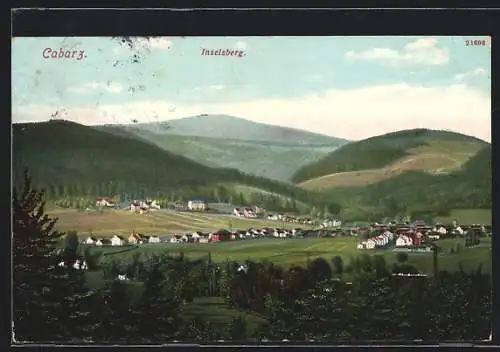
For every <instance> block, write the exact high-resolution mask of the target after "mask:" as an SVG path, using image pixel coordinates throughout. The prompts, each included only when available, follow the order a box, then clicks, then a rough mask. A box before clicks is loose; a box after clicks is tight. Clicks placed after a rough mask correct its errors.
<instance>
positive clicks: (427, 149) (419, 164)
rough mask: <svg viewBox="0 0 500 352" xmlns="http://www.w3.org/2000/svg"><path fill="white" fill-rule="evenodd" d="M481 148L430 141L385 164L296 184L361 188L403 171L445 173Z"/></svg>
mask: <svg viewBox="0 0 500 352" xmlns="http://www.w3.org/2000/svg"><path fill="white" fill-rule="evenodd" d="M481 147H482V145H481V144H478V143H475V142H469V143H467V142H463V141H433V142H429V143H428V144H427V145H425V146H419V147H417V148H413V149H410V150H408V152H409V153H410V154H409V155H406V156H404V157H402V158H400V159H398V160H396V161H394V162H393V163H391V164H389V165H387V166H385V167H382V168H378V169H369V170H359V171H348V172H339V173H333V174H329V175H323V176H320V177H317V178H313V179H310V180H307V181H304V182H302V183H300V184H299V186H300V187H302V188H304V189H306V190H315V191H317V190H323V189H331V188H338V187H363V186H366V185H369V184H372V183H375V182H379V181H382V180H386V179H389V178H392V177H395V176H398V175H400V174H401V173H403V172H405V171H423V172H427V173H431V174H440V173H448V172H452V171H456V170H458V169H460V167H461V166H462V165H463V163H465V162H466V161H467V160H469V158H471V157H472V156H473V155H475V154H476V153H477V152H478V151H479V150H480V149H481Z"/></svg>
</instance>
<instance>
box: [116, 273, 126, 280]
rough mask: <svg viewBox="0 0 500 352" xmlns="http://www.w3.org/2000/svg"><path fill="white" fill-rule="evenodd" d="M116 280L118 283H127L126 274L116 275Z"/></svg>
mask: <svg viewBox="0 0 500 352" xmlns="http://www.w3.org/2000/svg"><path fill="white" fill-rule="evenodd" d="M117 279H118V280H120V281H127V280H128V278H127V274H123V275H120V274H118V277H117Z"/></svg>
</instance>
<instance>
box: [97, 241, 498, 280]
mask: <svg viewBox="0 0 500 352" xmlns="http://www.w3.org/2000/svg"><path fill="white" fill-rule="evenodd" d="M357 242H358V239H357V238H353V237H338V238H309V239H285V240H280V239H258V240H245V241H231V242H221V243H211V244H145V245H141V246H137V247H131V248H130V249H129V250H124V248H120V249H118V248H102V249H99V250H100V251H101V250H102V251H103V252H104V253H105V258H106V259H107V260H110V259H124V260H126V259H128V258H131V256H132V255H134V253H138V252H139V253H142V254H154V253H156V254H159V253H165V252H170V253H180V252H183V253H184V255H185V256H186V257H187V258H192V259H197V258H202V257H206V256H208V253H209V252H210V253H211V257H212V260H213V261H215V262H220V263H223V262H225V261H236V262H243V261H245V260H252V261H263V260H269V261H272V262H274V263H275V264H277V265H280V266H283V267H290V266H292V265H300V266H302V265H305V264H306V263H307V260H308V258H309V260H312V259H314V258H318V257H322V258H325V259H327V260H328V261H330V260H331V259H332V258H333V257H334V256H336V255H339V256H341V257H342V258H343V260H344V262H345V263H347V262H349V260H350V259H351V258H354V257H356V256H359V255H361V254H364V253H367V254H370V255H375V254H378V255H383V256H384V257H385V259H386V261H387V262H388V263H389V264H392V263H394V262H395V260H396V254H395V253H394V252H393V251H392V250H373V251H369V250H358V249H357V248H356V244H357ZM437 244H438V245H439V246H440V247H442V249H443V253H441V254H440V255H439V267H440V268H441V269H446V270H456V269H457V268H458V263H459V262H461V263H462V264H463V266H464V268H466V269H468V270H469V269H471V270H472V269H475V268H477V266H478V265H479V264H482V265H483V269H484V270H485V271H488V272H490V271H491V260H492V259H491V240H489V239H483V240H482V242H481V244H480V245H479V246H478V247H475V248H465V247H464V239H459V238H457V239H445V240H440V241H437ZM457 244H460V246H461V247H462V249H461V251H460V252H459V253H449V250H450V248H451V247H454V248H455V247H456V245H457ZM409 258H410V259H409V264H412V265H414V266H416V267H417V268H419V269H420V270H422V271H423V272H425V273H431V272H432V255H431V254H429V253H409Z"/></svg>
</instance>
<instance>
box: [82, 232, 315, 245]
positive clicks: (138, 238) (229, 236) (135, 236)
mask: <svg viewBox="0 0 500 352" xmlns="http://www.w3.org/2000/svg"><path fill="white" fill-rule="evenodd" d="M316 235H317V234H316V232H315V236H316ZM305 236H307V231H305V230H302V229H298V228H296V229H281V228H262V229H254V228H250V229H248V230H236V231H229V230H225V229H221V230H218V231H214V232H208V233H207V232H200V231H196V232H193V233H184V234H172V235H166V236H158V235H150V236H149V235H144V234H140V233H137V232H135V231H134V232H132V234H131V235H130V236H129V237H128V238H125V237H123V236H120V235H114V236H112V237H110V238H97V237H95V236H90V237H88V238H87V239H85V240H83V241H82V244H86V245H93V246H98V247H101V246H112V247H115V246H125V245H137V244H145V243H214V242H221V241H234V240H246V239H257V238H299V237H305Z"/></svg>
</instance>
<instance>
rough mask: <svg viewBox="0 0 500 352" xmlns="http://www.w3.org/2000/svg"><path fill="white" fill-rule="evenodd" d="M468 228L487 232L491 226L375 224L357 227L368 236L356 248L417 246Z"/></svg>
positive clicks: (460, 233)
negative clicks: (367, 226) (368, 226)
mask: <svg viewBox="0 0 500 352" xmlns="http://www.w3.org/2000/svg"><path fill="white" fill-rule="evenodd" d="M469 230H473V231H475V230H477V231H479V233H482V234H487V233H488V231H491V227H489V228H488V226H485V225H462V226H460V225H458V224H457V223H456V222H454V223H453V224H451V225H440V224H436V225H434V226H430V225H426V224H425V223H424V222H423V221H418V220H417V221H415V222H413V223H411V224H408V223H407V224H403V225H398V224H396V223H390V224H388V225H381V224H375V225H374V226H372V227H370V228H365V229H359V230H358V234H360V233H362V232H363V231H368V232H369V233H370V234H369V236H368V237H369V238H368V239H367V240H366V241H361V242H359V243H358V245H357V247H358V249H374V248H384V247H387V246H395V247H399V248H408V247H419V246H421V245H422V244H424V243H425V242H427V241H432V240H439V239H440V238H442V237H451V236H463V235H464V234H465V233H466V232H467V231H469Z"/></svg>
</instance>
